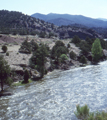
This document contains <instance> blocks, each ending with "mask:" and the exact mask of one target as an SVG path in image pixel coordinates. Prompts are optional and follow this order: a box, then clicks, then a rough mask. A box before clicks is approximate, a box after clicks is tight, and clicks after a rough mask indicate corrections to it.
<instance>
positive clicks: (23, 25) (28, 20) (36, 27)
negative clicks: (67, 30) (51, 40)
mask: <svg viewBox="0 0 107 120" xmlns="http://www.w3.org/2000/svg"><path fill="white" fill-rule="evenodd" d="M51 26H52V27H51ZM54 28H57V26H55V25H53V24H50V23H46V22H45V21H43V20H39V19H36V18H33V17H31V16H28V15H24V14H22V13H20V12H15V11H7V10H1V11H0V33H4V34H10V33H11V34H22V35H26V34H32V35H35V34H39V33H41V32H47V33H48V32H52V31H53V29H54Z"/></svg>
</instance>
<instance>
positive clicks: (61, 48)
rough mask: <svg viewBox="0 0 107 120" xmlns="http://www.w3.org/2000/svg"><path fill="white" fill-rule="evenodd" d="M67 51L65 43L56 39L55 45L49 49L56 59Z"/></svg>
mask: <svg viewBox="0 0 107 120" xmlns="http://www.w3.org/2000/svg"><path fill="white" fill-rule="evenodd" d="M67 53H68V49H67V47H66V46H65V44H64V43H63V42H62V41H56V43H55V45H54V46H53V48H52V50H51V57H52V58H53V59H56V60H57V61H58V59H59V57H60V56H61V55H62V54H67Z"/></svg>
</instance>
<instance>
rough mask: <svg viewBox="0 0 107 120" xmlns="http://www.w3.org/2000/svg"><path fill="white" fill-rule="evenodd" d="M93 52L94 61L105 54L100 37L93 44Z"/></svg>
mask: <svg viewBox="0 0 107 120" xmlns="http://www.w3.org/2000/svg"><path fill="white" fill-rule="evenodd" d="M91 52H92V57H93V61H94V62H98V61H99V60H100V58H101V57H102V55H103V54H102V47H101V43H100V40H99V39H98V38H97V39H96V40H95V41H94V43H93V44H92V49H91Z"/></svg>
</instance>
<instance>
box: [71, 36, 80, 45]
mask: <svg viewBox="0 0 107 120" xmlns="http://www.w3.org/2000/svg"><path fill="white" fill-rule="evenodd" d="M80 41H81V40H80V38H79V37H78V36H77V35H75V36H74V37H73V39H72V40H71V42H72V43H75V44H78V43H80Z"/></svg>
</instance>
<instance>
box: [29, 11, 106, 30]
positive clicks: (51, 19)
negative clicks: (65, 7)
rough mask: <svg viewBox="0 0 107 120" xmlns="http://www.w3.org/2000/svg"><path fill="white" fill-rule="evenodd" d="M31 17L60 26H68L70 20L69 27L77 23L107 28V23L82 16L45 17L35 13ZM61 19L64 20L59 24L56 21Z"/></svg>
mask: <svg viewBox="0 0 107 120" xmlns="http://www.w3.org/2000/svg"><path fill="white" fill-rule="evenodd" d="M31 16H32V17H35V18H40V19H42V20H44V21H47V22H51V23H53V24H55V25H58V26H60V25H66V24H67V23H68V20H69V25H70V24H74V23H76V24H82V25H85V26H87V27H103V28H106V27H107V21H103V20H99V19H92V18H89V17H85V16H82V15H69V14H55V13H50V14H47V15H44V14H39V13H35V14H33V15H31ZM59 18H60V21H61V19H62V22H61V23H59V24H58V22H57V23H56V20H57V19H59ZM63 19H66V21H64V22H63Z"/></svg>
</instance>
